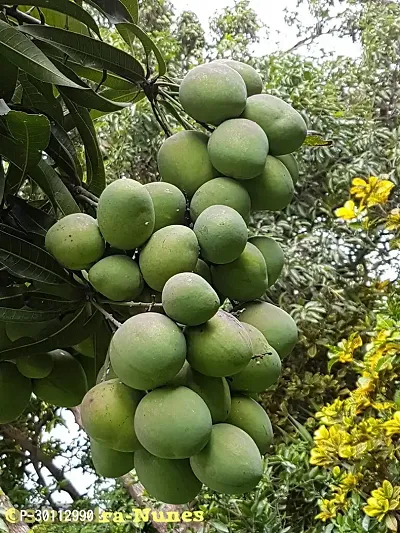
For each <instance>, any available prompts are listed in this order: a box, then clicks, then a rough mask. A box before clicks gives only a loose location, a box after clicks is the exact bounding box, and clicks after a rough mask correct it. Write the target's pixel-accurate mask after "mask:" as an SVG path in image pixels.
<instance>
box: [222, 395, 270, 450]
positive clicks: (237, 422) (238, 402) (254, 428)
mask: <svg viewBox="0 0 400 533" xmlns="http://www.w3.org/2000/svg"><path fill="white" fill-rule="evenodd" d="M226 423H227V424H232V425H233V426H236V427H238V428H240V429H243V431H245V432H246V433H247V434H248V435H250V437H251V438H252V439H253V440H254V442H255V443H256V444H257V447H258V449H259V450H260V453H261V455H264V454H265V453H267V451H268V450H269V448H270V446H271V444H272V441H273V438H274V433H273V430H272V425H271V421H270V419H269V416H268V415H267V413H266V412H265V410H264V409H263V408H262V407H261V405H260V404H259V403H257V402H256V401H255V400H253V399H252V398H249V397H248V396H243V395H241V394H235V395H233V396H232V405H231V410H230V413H229V416H228V418H227V420H226Z"/></svg>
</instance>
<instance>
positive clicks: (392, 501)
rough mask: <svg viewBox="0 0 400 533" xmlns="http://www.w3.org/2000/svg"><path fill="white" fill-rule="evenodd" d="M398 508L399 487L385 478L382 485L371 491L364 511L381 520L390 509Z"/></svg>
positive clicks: (399, 506) (399, 505)
mask: <svg viewBox="0 0 400 533" xmlns="http://www.w3.org/2000/svg"><path fill="white" fill-rule="evenodd" d="M399 509H400V487H398V486H396V487H393V485H392V484H391V483H390V482H389V481H387V480H386V479H385V481H384V482H383V483H382V487H379V488H378V489H376V490H373V491H372V492H371V498H368V500H367V505H366V506H365V507H364V512H365V514H367V515H368V516H373V517H374V518H376V519H377V520H378V521H379V522H381V521H382V520H383V519H384V518H385V516H386V515H387V514H388V513H390V512H391V511H397V510H399Z"/></svg>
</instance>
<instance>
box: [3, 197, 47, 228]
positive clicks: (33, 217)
mask: <svg viewBox="0 0 400 533" xmlns="http://www.w3.org/2000/svg"><path fill="white" fill-rule="evenodd" d="M7 201H8V203H9V204H10V205H11V209H10V211H9V214H10V215H12V217H13V218H14V219H15V220H16V221H17V222H18V224H19V225H20V227H21V228H22V229H23V230H24V231H25V232H26V233H36V234H37V235H41V236H43V237H44V236H45V235H46V233H47V231H48V230H49V228H51V226H52V225H53V224H55V223H56V222H57V221H56V220H55V219H54V218H53V217H51V216H50V215H48V214H47V213H46V212H45V211H43V210H42V209H37V208H36V207H33V206H31V205H30V204H28V202H26V201H25V200H23V199H22V198H19V197H18V196H9V197H8V198H7Z"/></svg>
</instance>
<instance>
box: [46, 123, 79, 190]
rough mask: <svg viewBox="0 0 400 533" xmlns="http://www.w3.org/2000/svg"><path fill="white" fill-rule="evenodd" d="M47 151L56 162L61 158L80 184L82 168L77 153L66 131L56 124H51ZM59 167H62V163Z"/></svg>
mask: <svg viewBox="0 0 400 533" xmlns="http://www.w3.org/2000/svg"><path fill="white" fill-rule="evenodd" d="M47 152H48V154H49V155H50V157H52V159H54V161H55V162H56V164H57V163H58V161H59V159H61V160H62V161H63V162H64V163H65V165H66V166H67V167H69V168H70V169H71V174H72V175H73V176H75V178H76V179H75V181H76V184H77V185H80V182H81V180H82V178H83V170H82V166H81V163H80V161H79V158H78V154H77V152H76V149H75V146H74V143H73V142H72V141H71V139H70V137H69V135H68V133H67V132H66V131H65V129H64V128H61V126H59V125H58V124H53V125H52V126H51V136H50V142H49V146H48V147H47ZM60 167H61V168H63V169H64V167H63V166H62V165H60Z"/></svg>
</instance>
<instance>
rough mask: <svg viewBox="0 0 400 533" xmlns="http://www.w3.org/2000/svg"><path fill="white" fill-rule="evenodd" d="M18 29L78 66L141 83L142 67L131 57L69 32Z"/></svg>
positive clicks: (39, 27)
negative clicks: (48, 45)
mask: <svg viewBox="0 0 400 533" xmlns="http://www.w3.org/2000/svg"><path fill="white" fill-rule="evenodd" d="M20 28H21V31H23V32H25V33H27V34H28V35H31V36H32V37H35V38H36V39H39V40H42V41H45V42H47V43H49V44H51V45H53V46H55V47H56V48H59V49H60V50H62V51H63V52H65V53H66V54H69V55H70V56H71V58H72V59H74V57H76V58H77V59H78V62H80V63H81V64H83V65H87V66H89V67H97V68H100V69H103V70H111V72H115V73H116V74H118V75H119V76H121V77H122V78H126V79H128V80H130V81H132V82H139V81H143V80H144V79H145V74H144V71H143V67H142V66H141V64H140V63H139V62H138V61H137V60H136V59H135V58H134V57H132V56H130V55H129V54H127V53H125V52H123V51H122V50H118V49H117V48H115V47H114V46H111V45H109V44H106V43H104V42H103V41H98V40H96V39H91V38H90V37H87V36H85V35H81V34H79V33H75V32H72V31H68V30H62V29H60V28H52V27H50V26H42V25H39V24H26V25H24V26H21V27H20ZM0 51H1V49H0ZM54 83H55V82H54ZM58 85H61V84H58ZM73 88H75V89H77V88H78V89H79V87H78V86H77V85H76V84H74V85H73Z"/></svg>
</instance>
